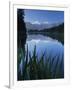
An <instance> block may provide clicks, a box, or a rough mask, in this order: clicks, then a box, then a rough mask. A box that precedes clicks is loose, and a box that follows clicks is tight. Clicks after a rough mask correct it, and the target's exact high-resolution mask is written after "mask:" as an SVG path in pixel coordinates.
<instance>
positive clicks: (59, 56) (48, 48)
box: [26, 35, 64, 76]
mask: <svg viewBox="0 0 72 90" xmlns="http://www.w3.org/2000/svg"><path fill="white" fill-rule="evenodd" d="M27 45H28V53H29V52H30V53H31V56H33V51H34V47H35V46H36V56H37V58H38V60H40V57H41V55H43V53H44V61H45V60H47V58H50V60H54V61H53V65H52V67H51V69H52V72H53V76H54V74H55V70H56V69H57V68H60V69H59V72H61V74H62V75H63V74H64V46H63V45H62V43H61V42H59V41H58V40H54V39H52V38H51V37H46V36H42V35H28V37H27V41H26V47H27ZM26 50H27V49H26ZM57 62H58V65H57V66H56V63H57Z"/></svg>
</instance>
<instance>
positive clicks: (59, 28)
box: [28, 23, 64, 33]
mask: <svg viewBox="0 0 72 90" xmlns="http://www.w3.org/2000/svg"><path fill="white" fill-rule="evenodd" d="M39 32H43V33H44V32H64V23H62V24H60V25H58V26H54V27H52V28H49V29H47V28H46V29H43V30H28V33H39Z"/></svg>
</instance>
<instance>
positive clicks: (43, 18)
mask: <svg viewBox="0 0 72 90" xmlns="http://www.w3.org/2000/svg"><path fill="white" fill-rule="evenodd" d="M24 13H25V16H24V20H25V22H30V23H32V24H42V23H46V24H53V23H61V22H64V11H55V10H54V11H52V10H33V9H25V10H24Z"/></svg>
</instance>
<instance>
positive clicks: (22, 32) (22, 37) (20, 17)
mask: <svg viewBox="0 0 72 90" xmlns="http://www.w3.org/2000/svg"><path fill="white" fill-rule="evenodd" d="M26 37H27V35H26V26H25V22H24V10H23V9H18V10H17V42H18V47H22V48H24V45H25V42H26Z"/></svg>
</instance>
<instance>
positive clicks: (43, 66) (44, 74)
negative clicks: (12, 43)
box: [17, 45, 64, 80]
mask: <svg viewBox="0 0 72 90" xmlns="http://www.w3.org/2000/svg"><path fill="white" fill-rule="evenodd" d="M44 57H45V53H43V54H42V55H41V57H40V58H39V59H38V56H37V55H36V46H35V47H34V51H33V55H31V52H29V51H28V45H27V50H26V52H23V50H22V49H20V52H18V61H17V62H18V63H17V64H18V65H17V66H18V70H17V72H18V80H37V79H55V78H63V77H64V75H61V74H60V72H59V69H60V67H58V68H57V65H58V60H57V62H56V67H55V68H56V69H55V72H53V71H52V66H53V62H54V60H55V59H56V57H54V58H53V60H51V57H50V56H49V57H46V58H44ZM58 57H59V56H58ZM44 59H45V60H44ZM57 59H59V58H57ZM62 59H63V58H62ZM21 60H23V62H22V65H23V68H22V72H23V73H22V74H21V72H20V71H19V70H20V67H19V66H20V63H21Z"/></svg>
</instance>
